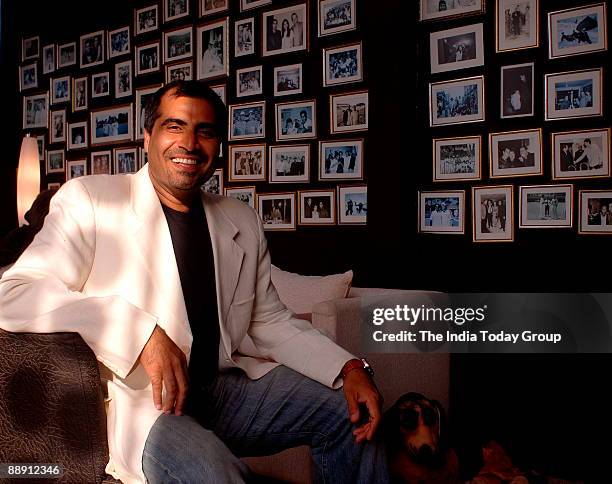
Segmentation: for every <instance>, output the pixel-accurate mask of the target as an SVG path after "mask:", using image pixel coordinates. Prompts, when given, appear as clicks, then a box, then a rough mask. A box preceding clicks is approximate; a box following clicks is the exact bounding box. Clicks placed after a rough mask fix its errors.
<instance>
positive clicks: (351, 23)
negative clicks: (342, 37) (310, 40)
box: [318, 0, 357, 37]
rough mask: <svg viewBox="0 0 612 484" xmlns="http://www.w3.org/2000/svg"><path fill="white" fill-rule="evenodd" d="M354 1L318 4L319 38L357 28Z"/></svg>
mask: <svg viewBox="0 0 612 484" xmlns="http://www.w3.org/2000/svg"><path fill="white" fill-rule="evenodd" d="M355 3H356V2H355V0H321V1H320V2H319V12H318V18H319V37H322V36H324V35H332V34H337V33H340V32H346V31H348V30H355V29H356V28H357V17H356V11H355Z"/></svg>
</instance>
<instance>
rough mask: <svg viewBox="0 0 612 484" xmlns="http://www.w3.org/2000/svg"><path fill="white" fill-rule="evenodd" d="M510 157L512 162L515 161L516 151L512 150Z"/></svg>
mask: <svg viewBox="0 0 612 484" xmlns="http://www.w3.org/2000/svg"><path fill="white" fill-rule="evenodd" d="M509 155H510V159H511V160H514V158H515V157H516V153H515V152H514V151H512V150H510V153H509Z"/></svg>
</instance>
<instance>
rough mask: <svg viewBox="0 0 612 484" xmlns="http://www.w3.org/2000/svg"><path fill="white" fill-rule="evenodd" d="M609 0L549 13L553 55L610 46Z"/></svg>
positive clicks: (550, 47)
mask: <svg viewBox="0 0 612 484" xmlns="http://www.w3.org/2000/svg"><path fill="white" fill-rule="evenodd" d="M606 17H607V12H606V3H605V2H599V3H595V4H592V5H588V6H580V7H575V8H569V9H566V10H557V11H555V12H549V14H548V56H549V57H550V58H551V59H555V58H558V57H566V56H570V55H579V54H586V53H591V52H601V51H604V50H607V49H608V32H607V28H606V25H607V19H606Z"/></svg>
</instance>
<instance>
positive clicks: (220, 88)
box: [210, 84, 227, 104]
mask: <svg viewBox="0 0 612 484" xmlns="http://www.w3.org/2000/svg"><path fill="white" fill-rule="evenodd" d="M210 88H211V89H212V90H213V91H214V92H215V94H216V95H217V96H219V98H220V99H221V101H223V104H227V96H226V95H225V93H226V86H225V84H215V85H211V86H210Z"/></svg>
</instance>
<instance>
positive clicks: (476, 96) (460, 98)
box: [429, 76, 485, 126]
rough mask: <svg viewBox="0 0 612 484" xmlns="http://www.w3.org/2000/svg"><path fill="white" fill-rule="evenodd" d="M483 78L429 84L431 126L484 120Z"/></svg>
mask: <svg viewBox="0 0 612 484" xmlns="http://www.w3.org/2000/svg"><path fill="white" fill-rule="evenodd" d="M484 100H485V97H484V76H475V77H468V78H466V79H460V80H457V81H442V82H433V83H431V84H429V114H430V125H431V126H444V125H448V124H463V123H477V122H479V121H484V120H485V105H484V102H485V101H484Z"/></svg>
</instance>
